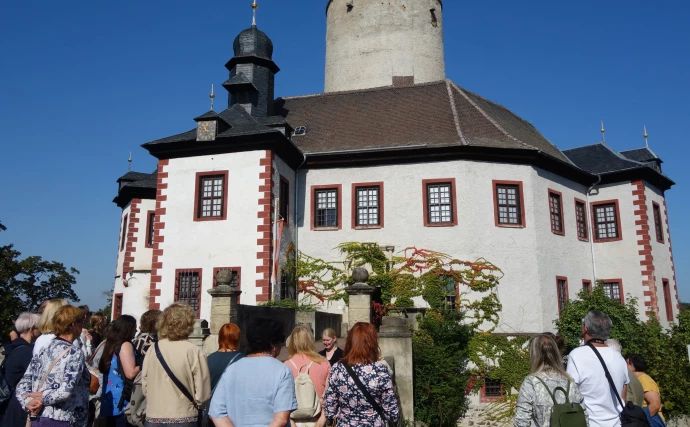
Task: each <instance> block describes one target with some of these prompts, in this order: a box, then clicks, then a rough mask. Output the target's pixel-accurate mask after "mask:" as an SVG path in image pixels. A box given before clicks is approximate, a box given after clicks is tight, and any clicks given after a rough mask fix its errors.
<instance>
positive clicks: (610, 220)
mask: <svg viewBox="0 0 690 427" xmlns="http://www.w3.org/2000/svg"><path fill="white" fill-rule="evenodd" d="M620 217H621V215H620V210H619V209H618V200H607V201H602V202H597V203H592V218H594V241H595V242H613V241H618V240H622V239H623V236H622V235H621V227H620V221H621V220H620Z"/></svg>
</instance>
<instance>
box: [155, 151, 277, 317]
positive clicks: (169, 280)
mask: <svg viewBox="0 0 690 427" xmlns="http://www.w3.org/2000/svg"><path fill="white" fill-rule="evenodd" d="M264 156H265V151H263V150H262V151H251V152H242V153H230V154H217V155H212V156H199V157H190V158H181V159H171V160H170V163H169V164H168V165H167V166H166V167H165V171H166V172H167V173H168V178H167V183H168V188H167V190H166V191H165V194H167V200H166V201H165V202H164V204H163V207H165V208H166V213H165V215H164V216H163V221H164V222H165V228H164V229H163V230H161V235H162V236H164V237H165V242H164V243H163V244H162V247H163V249H164V252H163V256H162V257H161V261H162V264H163V265H162V269H161V270H160V271H161V285H160V288H161V296H160V297H158V301H159V302H160V305H161V308H165V307H166V306H168V305H169V304H171V303H173V302H174V296H175V269H188V268H189V269H192V268H201V269H202V283H201V286H202V289H201V318H202V319H209V318H210V312H211V296H210V295H209V294H208V292H207V291H208V289H210V288H211V287H212V286H213V277H212V276H213V268H214V267H241V268H242V283H241V289H242V296H241V298H242V303H244V304H254V303H255V301H256V294H257V289H256V282H255V277H256V267H257V259H256V253H257V248H258V246H257V238H258V236H259V233H258V232H257V228H256V227H257V225H258V224H259V221H260V220H259V219H258V218H257V214H258V212H259V205H258V200H259V191H258V190H259V185H261V184H262V183H263V180H260V179H259V173H260V172H261V171H262V170H263V166H260V165H259V162H260V159H262V158H263V157H264ZM214 170H218V171H220V170H227V171H228V206H227V208H228V216H227V219H226V220H222V221H201V222H197V221H194V204H195V201H194V192H195V186H196V173H197V172H206V171H214Z"/></svg>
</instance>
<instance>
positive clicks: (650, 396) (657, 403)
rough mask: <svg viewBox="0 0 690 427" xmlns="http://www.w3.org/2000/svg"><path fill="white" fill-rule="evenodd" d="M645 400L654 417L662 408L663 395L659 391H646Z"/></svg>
mask: <svg viewBox="0 0 690 427" xmlns="http://www.w3.org/2000/svg"><path fill="white" fill-rule="evenodd" d="M644 401H645V402H647V409H649V416H650V417H653V416H654V415H656V414H657V413H658V412H659V411H660V410H661V395H660V394H659V392H658V391H646V392H645V393H644Z"/></svg>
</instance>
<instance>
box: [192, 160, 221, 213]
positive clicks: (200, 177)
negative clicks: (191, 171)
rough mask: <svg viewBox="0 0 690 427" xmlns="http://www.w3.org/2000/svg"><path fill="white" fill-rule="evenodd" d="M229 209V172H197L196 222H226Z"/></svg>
mask: <svg viewBox="0 0 690 427" xmlns="http://www.w3.org/2000/svg"><path fill="white" fill-rule="evenodd" d="M227 207H228V171H213V172H197V174H196V188H195V205H194V221H217V220H224V219H226V218H227V216H228V212H227Z"/></svg>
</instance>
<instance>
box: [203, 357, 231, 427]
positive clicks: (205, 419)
mask: <svg viewBox="0 0 690 427" xmlns="http://www.w3.org/2000/svg"><path fill="white" fill-rule="evenodd" d="M238 357H240V353H237V354H236V355H234V356H233V357H232V359H230V361H229V362H228V364H227V365H225V369H223V373H222V374H221V375H220V378H222V377H223V375H225V371H227V370H228V368H229V367H230V365H232V364H233V363H235V361H236V360H237V358H238ZM220 378H219V379H218V382H217V383H216V385H215V386H213V390H211V397H209V399H208V402H206V404H205V405H204V406H203V408H202V410H201V413H202V414H201V416H202V419H201V423H200V425H201V427H208V426H212V425H213V424H212V423H211V422H210V421H211V420H210V418H209V415H208V410H209V407H210V405H211V399H213V394H214V393H215V392H216V387H218V384H220Z"/></svg>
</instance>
